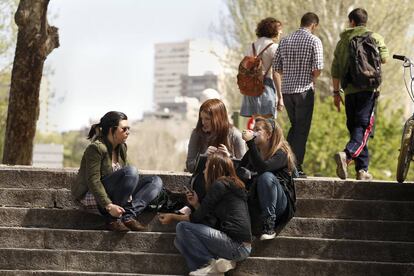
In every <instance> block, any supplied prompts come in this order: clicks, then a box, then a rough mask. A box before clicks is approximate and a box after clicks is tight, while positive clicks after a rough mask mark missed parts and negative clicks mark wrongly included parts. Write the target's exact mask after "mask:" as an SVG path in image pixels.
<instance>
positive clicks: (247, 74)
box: [237, 43, 273, 97]
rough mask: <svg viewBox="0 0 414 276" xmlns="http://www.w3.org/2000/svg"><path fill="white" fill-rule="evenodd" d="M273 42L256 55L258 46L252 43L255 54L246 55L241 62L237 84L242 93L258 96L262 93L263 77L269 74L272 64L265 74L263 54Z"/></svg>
mask: <svg viewBox="0 0 414 276" xmlns="http://www.w3.org/2000/svg"><path fill="white" fill-rule="evenodd" d="M272 44H273V43H270V44H269V45H267V46H266V47H265V48H264V49H263V50H262V51H261V52H260V53H259V54H258V55H256V48H255V47H254V43H252V48H253V56H245V57H244V58H243V59H242V61H241V62H240V64H239V72H238V74H237V85H238V86H239V89H240V93H242V94H243V95H246V96H253V97H257V96H260V95H262V93H263V91H264V84H263V78H264V76H266V75H267V73H268V72H269V70H270V68H271V67H272V64H270V66H269V68H268V69H267V70H266V73H265V74H264V75H263V62H262V54H263V52H264V51H266V50H267V48H269V47H270V46H271V45H272Z"/></svg>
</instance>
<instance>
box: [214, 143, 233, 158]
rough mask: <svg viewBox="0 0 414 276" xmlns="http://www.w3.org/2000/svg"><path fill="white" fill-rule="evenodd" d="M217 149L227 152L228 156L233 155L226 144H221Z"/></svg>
mask: <svg viewBox="0 0 414 276" xmlns="http://www.w3.org/2000/svg"><path fill="white" fill-rule="evenodd" d="M217 151H220V152H222V153H224V154H226V155H227V156H228V157H230V156H231V154H230V152H229V150H228V149H227V147H226V146H225V145H224V144H220V146H219V147H218V148H217Z"/></svg>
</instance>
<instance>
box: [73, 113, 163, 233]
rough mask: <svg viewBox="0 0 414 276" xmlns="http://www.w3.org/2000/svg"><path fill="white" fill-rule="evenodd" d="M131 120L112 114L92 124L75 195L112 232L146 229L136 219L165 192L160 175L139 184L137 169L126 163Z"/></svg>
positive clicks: (121, 115)
mask: <svg viewBox="0 0 414 276" xmlns="http://www.w3.org/2000/svg"><path fill="white" fill-rule="evenodd" d="M127 120H128V118H127V116H126V115H125V114H124V113H122V112H117V111H110V112H108V113H106V114H105V115H104V116H103V117H102V118H101V120H100V122H99V124H94V125H92V127H91V129H90V131H89V135H88V139H90V140H91V143H90V144H89V145H88V147H87V148H86V150H85V152H84V154H83V157H82V161H81V165H80V169H79V172H78V175H77V178H76V180H75V181H74V183H72V187H71V190H72V195H73V197H74V198H75V200H76V201H77V202H78V203H80V204H82V205H84V206H85V207H87V208H88V207H91V206H95V207H97V208H98V210H99V212H100V213H101V214H102V215H103V216H104V218H105V219H106V222H107V227H108V229H109V230H113V231H129V230H133V231H141V230H144V229H145V227H144V226H143V225H142V224H141V223H139V222H138V221H137V216H138V215H139V214H140V213H141V212H142V211H143V210H144V209H145V208H146V207H147V205H148V203H150V202H151V201H152V200H153V199H155V198H156V197H157V196H158V194H159V193H160V191H161V189H162V186H163V185H162V180H161V178H159V177H158V176H147V177H143V178H141V179H140V180H139V181H138V172H137V169H136V168H134V167H132V166H129V165H128V162H127V146H126V144H125V141H126V139H127V138H128V135H129V129H130V128H129V126H128V121H127Z"/></svg>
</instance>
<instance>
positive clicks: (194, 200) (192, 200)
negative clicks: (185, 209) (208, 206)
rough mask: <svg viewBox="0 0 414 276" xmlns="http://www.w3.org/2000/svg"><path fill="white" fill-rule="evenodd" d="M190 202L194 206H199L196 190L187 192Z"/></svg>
mask: <svg viewBox="0 0 414 276" xmlns="http://www.w3.org/2000/svg"><path fill="white" fill-rule="evenodd" d="M185 195H186V197H187V201H188V203H189V204H190V205H191V206H193V207H194V208H196V209H197V208H198V206H199V205H200V203H199V202H198V195H197V193H196V192H195V191H192V192H187V193H186V194H185Z"/></svg>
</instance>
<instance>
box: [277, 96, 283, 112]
mask: <svg viewBox="0 0 414 276" xmlns="http://www.w3.org/2000/svg"><path fill="white" fill-rule="evenodd" d="M276 108H277V111H283V109H285V103H284V102H283V98H281V99H279V100H278V101H277V106H276Z"/></svg>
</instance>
